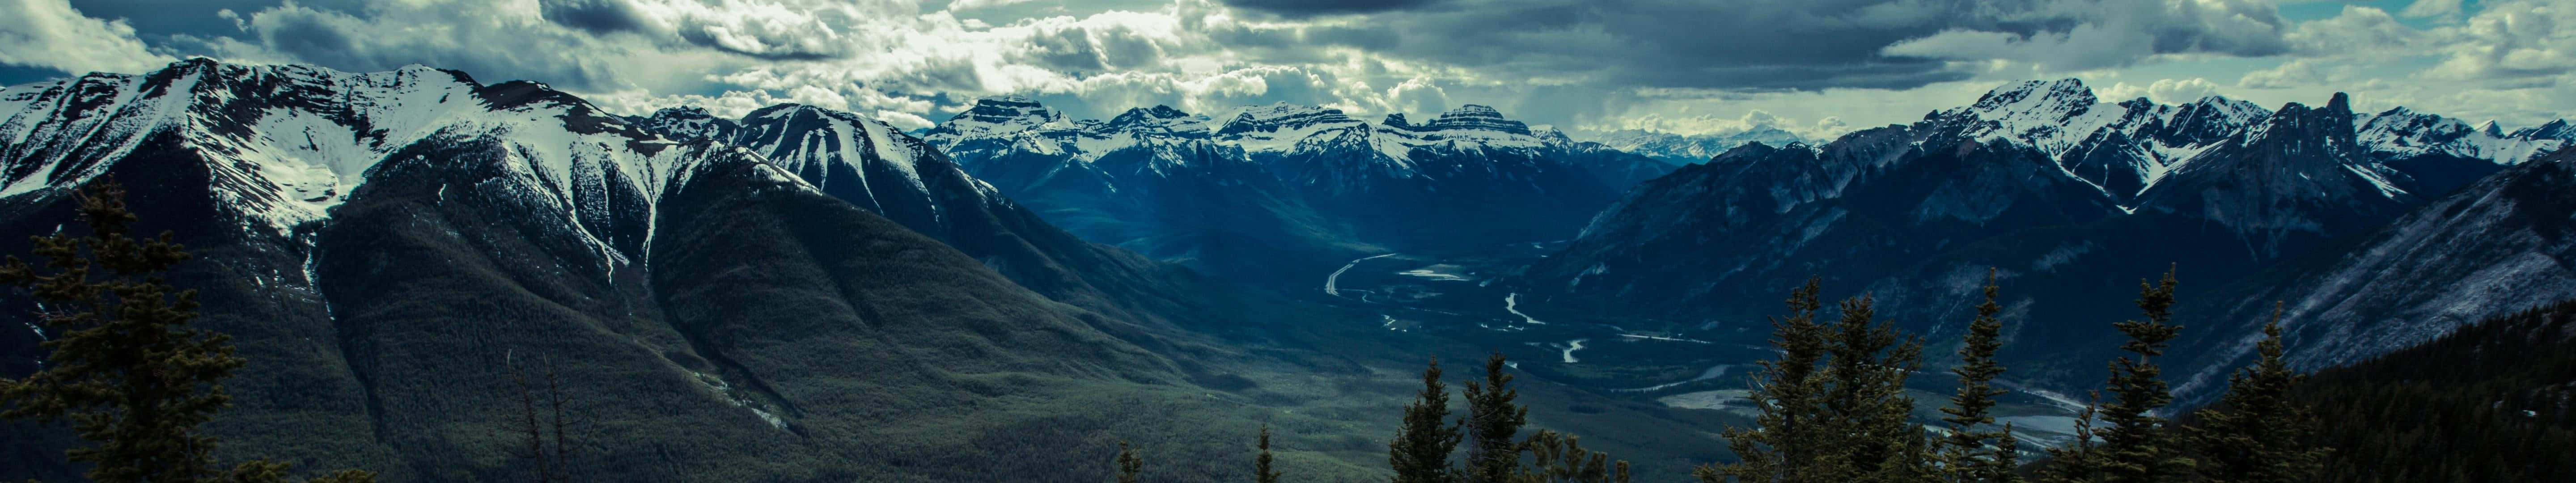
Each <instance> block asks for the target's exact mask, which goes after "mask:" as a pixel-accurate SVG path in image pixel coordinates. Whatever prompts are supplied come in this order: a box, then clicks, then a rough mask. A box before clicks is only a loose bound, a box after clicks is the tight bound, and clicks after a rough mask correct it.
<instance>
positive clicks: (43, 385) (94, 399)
mask: <svg viewBox="0 0 2576 483" xmlns="http://www.w3.org/2000/svg"><path fill="white" fill-rule="evenodd" d="M75 196H76V200H77V202H78V203H79V205H80V206H79V214H80V219H81V220H82V221H83V222H84V223H85V224H87V225H88V227H89V232H90V234H89V235H88V236H73V235H72V234H71V233H69V232H57V233H55V234H53V235H50V236H34V237H30V238H32V239H33V240H34V242H35V245H36V248H35V250H34V253H35V254H36V255H37V256H39V257H42V258H43V259H44V260H45V264H46V266H47V268H50V269H52V271H51V272H50V273H48V272H47V271H40V270H38V269H36V268H34V267H31V266H29V265H28V264H27V263H26V262H23V261H20V260H18V258H17V257H8V258H7V259H6V260H5V261H0V284H6V285H9V286H13V287H19V288H23V289H28V290H30V291H32V292H33V293H34V295H35V297H36V298H37V299H39V300H42V301H43V302H44V303H43V304H41V306H42V307H45V308H46V309H48V312H46V313H43V314H39V316H38V320H37V322H36V323H37V324H38V325H39V326H41V327H43V328H44V329H45V331H46V332H47V333H53V334H61V337H59V338H56V339H53V340H48V341H45V342H44V343H43V347H44V348H47V349H51V350H52V352H51V354H49V355H48V356H47V357H46V366H45V367H44V369H42V370H39V371H37V372H36V373H34V374H29V375H27V377H26V378H24V379H16V380H9V379H0V401H6V402H9V403H10V404H11V407H9V408H8V409H7V410H6V411H0V417H6V418H11V419H19V418H33V419H39V420H46V421H53V420H60V419H64V418H69V419H71V420H72V423H73V424H72V427H73V429H74V430H75V431H76V432H77V433H79V434H80V436H81V438H82V439H86V440H89V441H90V442H92V443H95V444H96V446H93V447H86V448H74V449H72V450H71V451H70V452H69V455H70V457H71V459H72V460H73V461H86V462H89V463H91V467H90V470H89V471H88V472H87V473H86V476H88V477H89V478H90V479H91V480H95V481H111V482H132V481H151V482H194V481H207V480H213V479H218V478H220V479H225V480H229V481H246V482H250V481H282V480H283V479H284V477H285V471H286V468H287V465H286V464H284V463H277V462H270V461H250V462H246V463H242V464H241V465H239V466H236V467H234V468H232V469H231V470H229V471H224V470H217V469H215V462H214V458H213V456H212V452H213V451H214V447H215V439H214V438H213V437H210V436H205V435H201V434H198V433H197V426H198V425H201V424H204V423H205V422H206V421H208V420H211V419H213V417H214V414H215V412H216V411H219V410H222V409H223V408H224V407H225V406H226V405H228V404H229V401H230V400H231V396H230V395H228V394H226V393H225V391H224V387H223V384H222V383H223V380H224V379H225V378H228V377H231V376H232V372H233V371H234V370H236V369H240V368H241V367H242V365H243V364H246V363H247V361H245V360H243V359H242V358H240V357H237V356H234V355H233V348H232V345H231V344H230V343H229V342H230V340H231V338H230V337H228V336H225V335H223V334H219V333H213V332H209V331H205V330H200V329H194V328H190V327H188V326H187V324H188V321H189V320H190V319H194V318H196V317H197V311H196V310H197V292H196V291H195V290H179V289H177V288H176V287H173V286H171V285H170V283H169V282H168V281H167V280H165V279H163V275H162V274H163V273H164V272H167V271H169V269H170V268H171V267H173V266H176V265H178V264H179V262H182V261H185V260H187V259H188V256H189V255H188V252H187V249H186V247H183V246H180V245H179V243H177V242H176V241H173V240H174V239H175V238H176V235H175V234H173V233H171V232H167V231H165V232H162V233H161V235H160V236H159V237H157V238H153V239H148V240H136V239H135V238H133V237H132V236H130V235H129V234H128V232H129V231H130V230H131V225H132V224H133V223H134V222H135V221H136V217H135V216H134V213H133V212H131V211H128V210H127V209H126V208H125V199H124V198H125V188H124V187H123V186H120V185H118V184H117V183H116V182H115V180H112V179H101V180H99V181H98V182H96V183H93V184H92V185H91V186H90V187H89V188H88V189H86V190H85V191H83V192H81V193H78V194H76V195H75ZM372 479H373V475H372V474H369V473H366V472H356V471H342V472H339V473H335V474H333V475H330V476H326V477H323V478H318V479H316V480H315V481H371V480H372Z"/></svg>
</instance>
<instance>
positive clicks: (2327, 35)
mask: <svg viewBox="0 0 2576 483" xmlns="http://www.w3.org/2000/svg"><path fill="white" fill-rule="evenodd" d="M2422 37H2423V36H2422V35H2421V33H2420V32H2417V31H2416V30H2415V29H2413V28H2408V27H2407V26H2405V25H2403V24H2399V23H2398V22H2397V18H2396V17H2394V16H2390V15H2388V12H2387V11H2385V10H2380V9H2377V8H2371V7H2363V6H2357V5H2345V6H2344V7H2343V12H2342V13H2340V14H2337V15H2335V16H2334V17H2332V18H2326V19H2322V20H2315V21H2310V22H2306V23H2301V24H2299V26H2298V27H2296V28H2293V29H2292V30H2291V31H2290V34H2289V37H2288V38H2289V41H2290V43H2291V44H2292V45H2295V46H2296V47H2297V49H2298V50H2299V51H2300V52H2301V53H2304V54H2307V55H2317V56H2355V57H2376V58H2388V57H2399V56H2408V55H2418V54H2420V53H2421V52H2422V47H2421V46H2420V45H2419V44H2420V39H2421V38H2422Z"/></svg>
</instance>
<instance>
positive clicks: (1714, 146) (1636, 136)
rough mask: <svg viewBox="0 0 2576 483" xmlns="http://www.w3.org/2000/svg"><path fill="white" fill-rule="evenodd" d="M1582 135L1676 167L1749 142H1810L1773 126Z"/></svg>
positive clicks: (1770, 143)
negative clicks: (1704, 131) (1702, 132)
mask: <svg viewBox="0 0 2576 483" xmlns="http://www.w3.org/2000/svg"><path fill="white" fill-rule="evenodd" d="M1581 134H1583V136H1582V137H1584V138H1585V139H1590V140H1592V141H1593V142H1598V143H1601V145H1602V146H1605V147H1608V148H1610V149H1616V150H1620V151H1626V152H1630V153H1636V154H1637V155H1640V156H1645V157H1649V158H1655V160H1658V161H1663V162H1664V163H1666V164H1671V165H1673V166H1681V165H1686V164H1695V163H1703V162H1707V161H1708V159H1709V158H1714V157H1717V155H1719V154H1724V153H1726V150H1729V149H1735V147H1737V146H1743V145H1745V144H1749V143H1762V144H1765V145H1770V146H1787V145H1789V144H1790V143H1804V142H1808V140H1807V138H1805V137H1803V136H1799V135H1798V134H1797V133H1792V132H1789V131H1786V130H1782V129H1780V128H1778V127H1772V126H1753V127H1751V128H1748V129H1745V130H1742V131H1735V132H1722V133H1707V134H1674V133H1669V132H1663V131H1649V130H1644V129H1619V130H1612V131H1605V132H1586V133H1581Z"/></svg>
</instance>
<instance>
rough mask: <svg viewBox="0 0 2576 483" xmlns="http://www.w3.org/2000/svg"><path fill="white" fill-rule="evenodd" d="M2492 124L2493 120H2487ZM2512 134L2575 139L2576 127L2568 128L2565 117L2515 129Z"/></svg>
mask: <svg viewBox="0 0 2576 483" xmlns="http://www.w3.org/2000/svg"><path fill="white" fill-rule="evenodd" d="M2488 122H2489V123H2490V124H2492V123H2493V122H2494V121H2488ZM2513 136H2514V137H2517V138H2523V139H2562V140H2568V141H2576V129H2569V128H2568V125H2567V120H2566V119H2554V120H2551V121H2549V122H2547V123H2543V124H2541V125H2539V126H2534V127H2526V128H2522V129H2518V130H2515V131H2514V132H2513Z"/></svg>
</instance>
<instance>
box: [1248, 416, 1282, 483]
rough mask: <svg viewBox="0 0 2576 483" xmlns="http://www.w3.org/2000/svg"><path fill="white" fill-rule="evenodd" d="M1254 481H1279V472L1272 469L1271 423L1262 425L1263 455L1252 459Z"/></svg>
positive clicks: (1268, 482) (1270, 482)
mask: <svg viewBox="0 0 2576 483" xmlns="http://www.w3.org/2000/svg"><path fill="white" fill-rule="evenodd" d="M1252 481H1253V483H1279V472H1277V471H1272V470H1271V469H1270V425H1268V424H1263V425H1261V456H1256V457H1253V459H1252Z"/></svg>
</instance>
